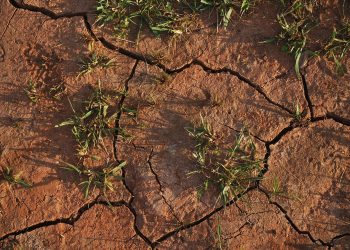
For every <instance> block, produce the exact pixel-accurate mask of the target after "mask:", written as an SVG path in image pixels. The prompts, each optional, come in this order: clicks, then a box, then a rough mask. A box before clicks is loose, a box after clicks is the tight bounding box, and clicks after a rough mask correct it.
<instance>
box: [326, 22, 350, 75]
mask: <svg viewBox="0 0 350 250" xmlns="http://www.w3.org/2000/svg"><path fill="white" fill-rule="evenodd" d="M349 49H350V21H349V20H343V22H342V26H341V27H340V28H338V29H337V28H334V30H333V32H332V35H331V38H330V40H329V42H328V43H327V45H326V46H325V48H324V50H325V51H326V56H327V57H328V58H330V59H332V60H333V61H334V63H335V71H336V73H337V74H338V75H340V76H342V75H344V74H345V73H346V71H347V70H346V67H345V65H344V64H343V59H344V57H345V55H346V54H347V52H348V51H349Z"/></svg>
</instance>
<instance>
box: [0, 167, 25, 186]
mask: <svg viewBox="0 0 350 250" xmlns="http://www.w3.org/2000/svg"><path fill="white" fill-rule="evenodd" d="M21 175H22V173H21V172H19V173H17V174H15V173H14V171H13V169H12V168H10V167H2V169H1V171H0V181H1V180H4V181H6V182H7V183H9V184H10V186H16V185H19V186H22V187H24V188H30V187H31V186H32V184H30V183H29V182H27V181H25V180H24V179H23V178H21Z"/></svg>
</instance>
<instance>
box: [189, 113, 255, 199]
mask: <svg viewBox="0 0 350 250" xmlns="http://www.w3.org/2000/svg"><path fill="white" fill-rule="evenodd" d="M186 130H187V131H188V133H189V135H190V136H191V137H192V138H194V140H195V141H196V143H197V144H196V146H195V151H194V152H193V156H194V158H195V159H196V162H197V165H198V170H196V171H193V172H191V173H190V174H195V173H199V174H201V175H203V176H204V178H205V180H204V183H203V185H202V187H201V188H200V189H199V191H198V195H199V196H201V195H202V194H203V192H204V191H206V190H208V188H209V186H210V185H213V186H215V187H217V188H218V189H219V192H220V195H219V198H221V200H222V202H223V203H224V204H225V203H226V202H227V201H228V200H230V199H232V198H234V197H237V195H238V194H240V193H242V192H244V191H245V190H246V189H247V188H248V187H249V186H250V184H251V183H252V182H253V181H256V180H257V179H258V172H259V169H260V163H261V161H260V160H256V159H255V151H256V147H255V144H254V141H253V137H252V136H251V135H250V134H249V133H248V131H247V130H246V129H242V131H241V132H240V133H239V135H238V136H237V138H236V140H235V141H234V142H233V143H232V145H230V147H228V148H223V147H221V146H219V145H218V144H217V143H216V141H215V135H214V132H213V131H212V129H211V126H210V125H209V124H208V122H206V121H205V120H204V119H203V117H201V122H200V125H199V126H198V127H196V126H195V127H194V128H186ZM219 198H218V199H219Z"/></svg>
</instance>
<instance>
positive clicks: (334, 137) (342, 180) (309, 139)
mask: <svg viewBox="0 0 350 250" xmlns="http://www.w3.org/2000/svg"><path fill="white" fill-rule="evenodd" d="M349 145H350V129H349V127H347V126H344V125H341V124H339V123H336V122H333V121H331V120H326V121H319V122H315V123H312V124H310V126H309V127H302V128H296V129H294V130H293V131H291V132H289V133H288V134H286V135H285V136H284V137H283V138H282V139H281V140H280V141H279V142H278V143H277V144H275V145H273V146H272V150H271V156H270V158H269V161H268V164H269V171H268V172H267V174H266V175H265V179H264V181H263V185H264V186H265V187H266V188H268V189H270V190H272V180H273V179H274V178H275V177H276V178H277V179H278V181H279V183H280V185H281V190H282V191H283V192H285V193H286V195H284V198H283V197H278V196H277V197H276V199H277V201H278V202H279V204H281V205H282V207H284V209H286V210H287V213H288V214H289V216H290V217H291V218H292V220H293V221H294V223H295V224H296V225H297V226H298V227H299V228H300V229H301V230H307V231H310V233H311V234H312V235H313V236H314V237H315V238H317V239H318V238H320V239H322V240H323V241H325V242H328V241H330V240H331V239H332V238H333V237H335V236H337V235H340V234H343V233H347V232H349V230H350V227H349V223H348V222H349V220H350V217H349V213H348V203H349V192H350V189H349V187H350V186H349V180H350V172H349V168H348V167H349V165H350V158H349V155H350V148H349ZM285 196H287V197H289V198H286V197H285Z"/></svg>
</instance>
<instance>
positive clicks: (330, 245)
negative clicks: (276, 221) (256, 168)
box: [258, 186, 350, 249]
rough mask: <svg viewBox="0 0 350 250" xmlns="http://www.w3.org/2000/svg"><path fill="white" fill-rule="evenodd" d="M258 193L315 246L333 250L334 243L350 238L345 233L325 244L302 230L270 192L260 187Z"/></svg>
mask: <svg viewBox="0 0 350 250" xmlns="http://www.w3.org/2000/svg"><path fill="white" fill-rule="evenodd" d="M258 191H260V192H261V193H263V194H264V195H265V196H266V198H267V199H268V201H269V203H270V204H272V205H274V206H275V207H277V208H278V210H279V211H280V212H281V213H283V215H284V217H285V218H286V220H287V221H288V223H289V225H290V226H291V227H292V228H293V229H294V230H295V231H296V232H297V233H298V234H300V235H306V236H307V237H308V238H309V239H310V240H311V241H312V242H313V243H314V244H317V245H322V246H326V247H328V249H330V248H332V247H333V246H334V241H336V240H339V239H341V238H343V237H346V236H350V233H344V234H340V235H337V236H335V237H333V238H332V239H331V240H330V241H328V242H325V241H323V240H322V239H316V238H315V237H314V236H313V235H312V234H311V232H310V231H307V230H301V229H300V228H299V227H298V226H297V225H296V223H295V222H294V221H293V220H292V218H291V217H290V216H289V215H288V212H287V210H286V209H284V208H283V207H282V206H281V205H280V204H279V203H278V202H276V201H272V199H271V196H270V194H269V192H268V191H267V190H265V189H263V188H262V187H260V186H259V187H258Z"/></svg>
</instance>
